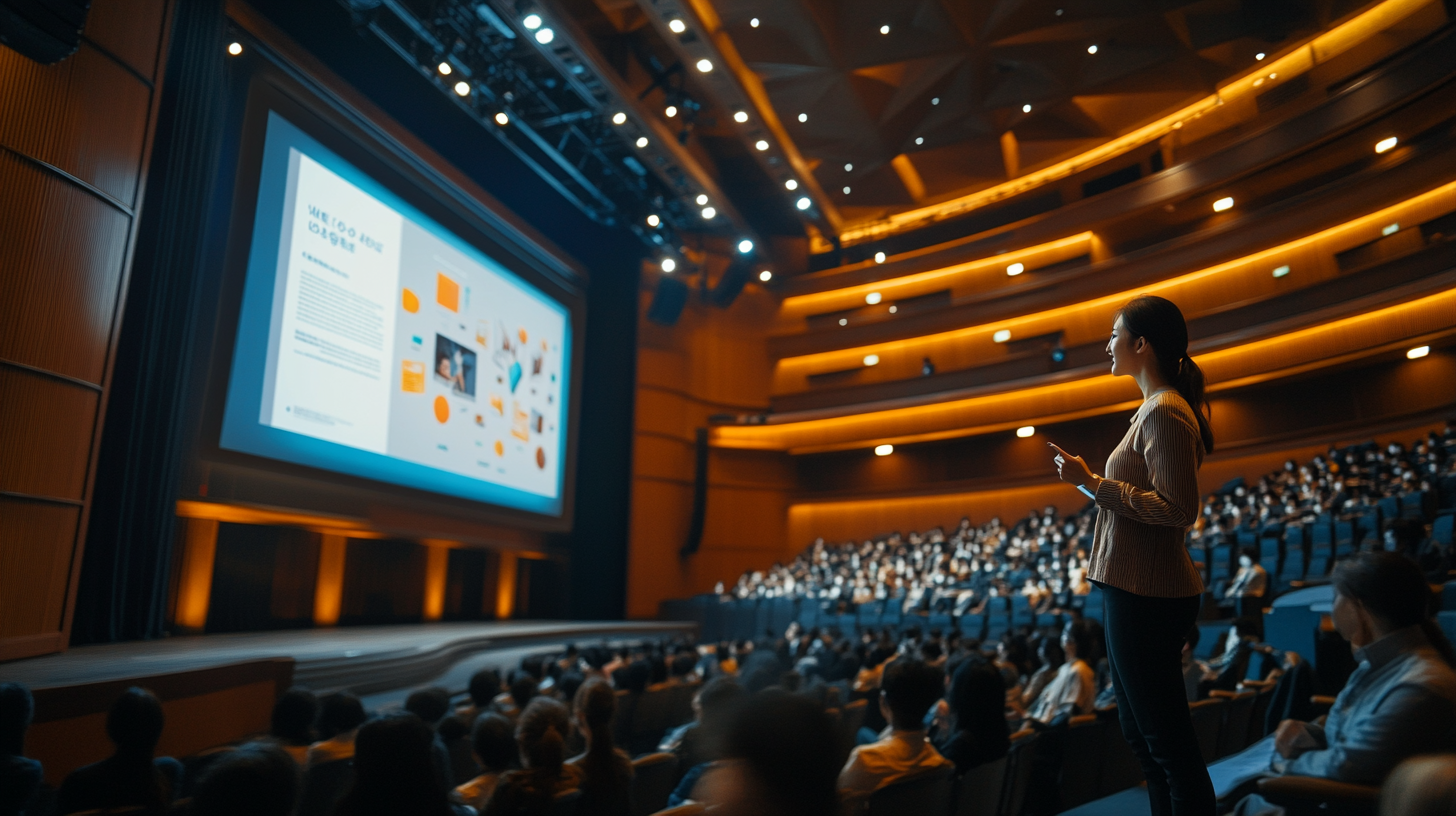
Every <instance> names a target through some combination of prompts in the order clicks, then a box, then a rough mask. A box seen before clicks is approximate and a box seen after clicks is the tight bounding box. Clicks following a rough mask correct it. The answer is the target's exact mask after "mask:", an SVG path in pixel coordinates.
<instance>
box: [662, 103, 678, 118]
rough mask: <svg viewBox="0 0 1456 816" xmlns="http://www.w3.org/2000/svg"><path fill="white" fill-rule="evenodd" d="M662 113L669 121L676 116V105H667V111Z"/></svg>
mask: <svg viewBox="0 0 1456 816" xmlns="http://www.w3.org/2000/svg"><path fill="white" fill-rule="evenodd" d="M663 113H665V114H667V118H669V119H671V118H672V117H674V116H677V105H668V106H667V109H666V110H664V111H663Z"/></svg>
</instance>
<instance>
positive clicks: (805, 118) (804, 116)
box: [799, 113, 809, 122]
mask: <svg viewBox="0 0 1456 816" xmlns="http://www.w3.org/2000/svg"><path fill="white" fill-rule="evenodd" d="M799 121H800V122H807V121H809V114H807V113H801V114H799Z"/></svg>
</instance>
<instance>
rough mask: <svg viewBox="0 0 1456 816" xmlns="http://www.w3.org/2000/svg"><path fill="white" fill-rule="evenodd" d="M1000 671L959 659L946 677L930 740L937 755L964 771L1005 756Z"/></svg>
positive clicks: (1008, 744)
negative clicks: (941, 708) (947, 678)
mask: <svg viewBox="0 0 1456 816" xmlns="http://www.w3.org/2000/svg"><path fill="white" fill-rule="evenodd" d="M1004 692H1005V686H1003V685H1002V682H1001V674H1000V672H997V671H996V669H995V668H994V667H993V666H992V665H991V664H990V663H988V662H986V661H985V660H982V659H979V658H976V657H971V658H968V659H966V660H963V661H961V663H960V664H959V665H958V666H956V669H955V671H954V673H952V674H951V676H950V678H949V688H948V689H947V690H946V695H945V704H944V706H943V709H944V714H943V715H942V716H938V717H937V718H936V723H935V726H934V731H933V733H932V734H931V738H930V739H931V742H932V743H933V744H934V745H935V749H936V750H937V751H939V752H940V755H941V756H943V757H945V758H946V759H948V760H950V761H951V762H954V763H955V767H956V773H961V774H963V773H965V772H966V771H969V770H971V769H972V768H975V767H977V766H979V765H984V764H985V763H987V762H995V761H996V760H998V759H1000V758H1001V757H1004V756H1006V752H1007V751H1008V750H1009V749H1010V747H1011V729H1010V727H1009V726H1008V725H1007V723H1006V715H1005V706H1004V705H1003V703H1004V701H1005V699H1006V698H1005V693H1004Z"/></svg>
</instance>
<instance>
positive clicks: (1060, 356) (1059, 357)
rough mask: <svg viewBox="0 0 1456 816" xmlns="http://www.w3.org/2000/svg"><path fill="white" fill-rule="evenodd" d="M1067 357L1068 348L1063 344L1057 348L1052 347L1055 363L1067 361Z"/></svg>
mask: <svg viewBox="0 0 1456 816" xmlns="http://www.w3.org/2000/svg"><path fill="white" fill-rule="evenodd" d="M1066 359H1067V350H1066V349H1064V348H1062V347H1061V346H1057V347H1056V348H1054V349H1052V362H1054V363H1061V362H1065V361H1066Z"/></svg>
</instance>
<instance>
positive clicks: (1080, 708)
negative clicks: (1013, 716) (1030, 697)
mask: <svg viewBox="0 0 1456 816" xmlns="http://www.w3.org/2000/svg"><path fill="white" fill-rule="evenodd" d="M1091 650H1092V638H1091V634H1090V632H1089V631H1088V628H1087V623H1086V621H1082V620H1073V621H1068V622H1067V625H1066V626H1065V627H1063V628H1062V652H1063V653H1064V654H1066V656H1067V660H1066V662H1065V663H1063V664H1062V666H1061V668H1059V669H1057V675H1056V677H1054V678H1053V679H1052V681H1051V682H1050V683H1048V684H1047V687H1046V688H1045V689H1043V690H1042V692H1041V696H1039V697H1037V699H1036V702H1035V703H1033V704H1032V706H1031V708H1030V710H1028V711H1027V712H1026V716H1027V718H1028V719H1029V720H1032V721H1035V722H1039V723H1043V724H1046V723H1050V722H1051V721H1052V720H1054V719H1056V718H1057V717H1059V716H1061V715H1064V714H1067V715H1071V716H1076V715H1078V714H1091V713H1092V708H1093V705H1094V703H1095V701H1096V698H1097V677H1096V674H1095V672H1093V671H1092V667H1091V666H1089V665H1087V661H1086V660H1085V659H1084V658H1083V656H1084V655H1086V654H1087V653H1089V652H1090V651H1091Z"/></svg>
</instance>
